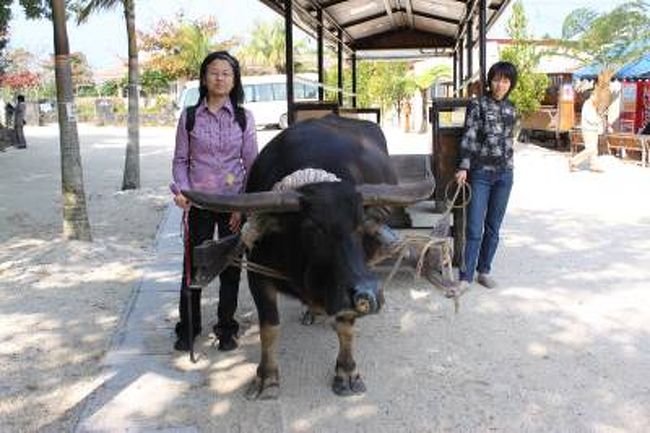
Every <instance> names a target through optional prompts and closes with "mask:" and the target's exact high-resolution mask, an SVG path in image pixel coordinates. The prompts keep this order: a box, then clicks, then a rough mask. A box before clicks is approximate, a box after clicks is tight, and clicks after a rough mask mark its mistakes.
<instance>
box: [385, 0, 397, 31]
mask: <svg viewBox="0 0 650 433" xmlns="http://www.w3.org/2000/svg"><path fill="white" fill-rule="evenodd" d="M384 9H386V15H388V19H389V20H390V25H391V26H392V27H394V28H395V27H397V25H396V23H395V17H394V16H393V8H392V7H391V6H390V0H384Z"/></svg>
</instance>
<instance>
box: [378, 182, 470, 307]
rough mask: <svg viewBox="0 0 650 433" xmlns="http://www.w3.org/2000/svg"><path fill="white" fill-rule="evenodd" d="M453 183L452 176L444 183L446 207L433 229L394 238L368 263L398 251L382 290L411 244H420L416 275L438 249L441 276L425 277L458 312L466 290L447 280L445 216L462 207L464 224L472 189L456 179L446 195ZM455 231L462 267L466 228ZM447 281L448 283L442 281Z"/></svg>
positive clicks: (448, 260) (448, 246)
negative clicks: (383, 252)
mask: <svg viewBox="0 0 650 433" xmlns="http://www.w3.org/2000/svg"><path fill="white" fill-rule="evenodd" d="M454 183H456V181H455V180H452V181H450V182H449V183H447V185H446V187H445V203H446V209H445V211H444V212H443V213H442V214H441V215H440V217H439V219H438V222H437V223H436V224H435V225H434V227H433V229H432V230H431V232H430V233H429V234H428V235H412V234H409V235H406V236H404V238H402V239H401V240H400V241H399V242H396V243H395V244H394V245H392V246H391V248H390V251H389V252H388V254H387V255H384V256H382V257H380V258H378V259H376V260H373V261H372V262H371V263H369V264H370V265H371V266H373V265H376V264H378V263H379V262H381V261H384V260H386V259H388V258H390V257H393V256H395V255H397V260H396V261H395V263H394V264H393V266H392V267H391V271H390V273H389V274H388V277H386V279H385V280H384V281H383V283H382V290H383V289H384V288H386V287H387V286H388V284H389V283H390V281H391V280H392V279H393V277H394V276H395V274H396V273H397V271H398V270H399V269H400V268H401V265H402V261H403V260H404V258H405V257H406V256H407V255H408V254H409V253H410V252H411V248H414V247H415V248H418V247H421V250H420V253H419V257H418V260H417V265H416V266H415V278H421V277H422V272H423V271H424V270H425V265H426V256H427V253H428V252H429V251H430V250H432V249H434V248H435V249H438V253H439V255H438V256H439V257H440V258H441V259H440V265H441V266H440V267H441V276H440V277H438V276H437V275H436V276H435V277H434V275H432V274H429V276H427V280H429V281H430V282H431V283H432V284H433V286H434V287H435V288H436V289H438V290H440V291H441V292H442V293H443V295H444V296H445V297H447V298H451V299H453V301H454V311H455V312H456V313H457V312H458V310H459V308H460V304H459V299H460V297H461V296H462V295H464V294H465V293H466V292H467V289H464V290H463V291H459V290H458V287H457V286H455V285H453V284H452V285H450V284H449V283H451V282H453V271H452V255H453V247H452V244H451V241H450V239H449V237H448V236H447V233H446V232H447V219H448V218H449V216H450V215H451V213H452V212H453V210H454V209H461V210H462V221H463V224H462V225H463V228H464V227H466V225H467V212H466V209H467V204H468V203H469V201H470V200H471V197H472V190H471V187H470V186H469V184H468V183H463V184H459V183H456V185H457V186H456V190H455V192H454V195H453V197H452V198H451V199H450V198H449V191H450V187H451V185H452V184H454ZM459 195H460V196H461V201H460V203H456V200H457V199H458V197H459ZM458 231H459V230H457V233H455V235H456V236H461V251H460V266H461V269H463V268H464V266H465V230H461V233H458ZM445 283H447V284H445Z"/></svg>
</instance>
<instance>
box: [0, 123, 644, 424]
mask: <svg viewBox="0 0 650 433" xmlns="http://www.w3.org/2000/svg"><path fill="white" fill-rule="evenodd" d="M80 132H81V140H82V156H83V164H84V176H85V184H86V193H87V196H88V206H89V212H90V219H91V225H92V227H93V235H94V239H95V240H94V242H93V243H92V244H83V243H77V242H70V243H65V242H62V241H61V240H60V238H59V233H60V230H61V223H60V201H59V195H60V194H59V191H60V175H59V156H58V138H57V130H56V128H55V127H45V128H28V129H27V139H28V144H29V147H28V149H27V150H26V151H18V150H14V149H9V150H8V151H7V152H6V153H2V154H0V172H1V173H2V182H1V183H0V197H2V202H1V204H0V228H1V230H0V245H1V247H2V248H1V249H0V313H1V314H0V431H2V432H5V431H6V432H23V431H24V432H34V431H48V432H49V431H51V432H63V431H72V430H74V427H75V425H76V423H77V421H78V417H79V413H80V411H81V410H82V408H83V402H84V400H85V399H86V398H87V397H88V395H89V394H90V393H91V392H92V390H93V389H95V388H96V387H97V385H98V383H99V382H100V381H101V380H102V370H101V368H100V366H101V360H102V359H103V358H104V355H105V353H106V351H107V349H108V347H109V345H110V342H111V338H112V336H113V335H114V333H115V330H116V329H118V328H119V326H120V323H121V321H122V320H123V318H124V312H125V307H126V306H127V305H128V304H129V300H130V299H131V298H132V296H133V294H134V293H135V292H136V288H137V287H138V282H139V281H140V279H141V278H142V277H143V272H145V271H144V270H145V269H147V265H148V264H149V263H150V261H151V257H152V245H153V238H154V235H155V233H156V227H157V225H158V223H159V221H160V219H161V217H162V215H163V210H164V208H165V206H166V204H167V203H168V200H169V193H168V190H167V183H168V181H169V166H170V165H169V164H170V163H169V161H170V155H171V151H172V140H173V131H172V130H171V129H168V128H167V129H165V128H143V129H142V131H141V146H142V179H143V181H142V183H143V188H142V189H141V190H139V191H136V192H126V193H122V192H117V191H118V190H119V185H120V181H121V172H122V159H123V149H124V142H125V138H124V134H125V132H124V131H123V130H117V129H111V128H93V127H89V126H83V125H82V126H81V128H80ZM270 135H272V133H269V132H263V133H261V134H260V141H262V142H263V141H265V140H266V139H267V138H268V137H269V136H270ZM388 135H389V140H391V141H392V142H393V143H395V142H398V143H399V144H392V145H391V149H392V150H393V151H399V146H407V147H408V148H409V149H414V148H419V147H422V145H423V139H425V138H426V137H424V136H417V135H410V136H409V137H408V139H406V140H404V138H403V137H401V138H400V137H399V136H398V135H397V134H394V133H390V134H388ZM401 140H404V141H403V142H401ZM418 146H419V147H418ZM406 152H409V151H408V150H407V151H406ZM516 158H517V161H516V164H517V172H516V183H515V188H514V190H513V196H512V199H511V205H510V208H509V212H508V215H507V217H506V221H505V223H504V228H503V238H502V245H501V247H500V250H499V253H498V255H497V258H496V262H495V269H494V275H495V277H496V278H498V280H499V281H500V282H501V285H500V287H499V288H498V289H496V290H493V291H487V290H485V289H482V288H480V287H478V286H473V287H472V290H471V291H470V292H469V293H468V294H466V295H465V296H464V297H463V298H462V300H461V310H460V312H459V313H458V314H454V312H453V308H452V305H451V304H450V302H449V301H447V300H445V299H443V298H441V297H440V296H439V294H438V292H437V291H434V290H432V289H431V287H430V286H428V285H427V284H425V283H423V282H413V280H412V278H411V277H410V276H409V275H407V274H400V275H399V276H398V278H397V279H396V280H395V281H394V283H393V284H392V285H391V286H390V287H389V289H388V293H387V305H386V308H385V310H384V311H383V312H382V313H381V314H380V315H377V316H373V317H369V318H366V319H364V320H362V321H360V324H359V339H358V354H357V362H358V364H359V366H360V368H361V370H362V373H363V374H364V377H365V379H366V385H367V386H368V392H367V393H366V394H365V395H363V396H359V397H353V398H348V399H341V398H337V397H335V396H333V395H332V393H331V392H330V390H329V382H330V381H331V378H332V369H333V362H334V357H335V353H336V337H335V335H334V333H333V332H332V331H331V329H330V328H329V326H327V325H326V324H324V323H321V322H318V323H316V324H315V325H313V326H311V327H304V326H302V325H300V324H298V320H297V319H298V317H299V315H300V312H301V307H300V306H299V305H298V304H297V303H295V302H293V301H289V300H287V301H283V302H282V316H283V324H284V326H283V330H282V337H281V341H280V353H279V360H280V368H281V374H282V380H283V384H282V386H283V389H282V396H281V398H280V400H279V401H278V402H274V403H268V402H262V403H259V402H257V403H250V402H247V401H245V400H244V399H243V397H242V392H243V388H244V387H245V385H246V382H247V380H248V379H249V378H250V377H251V375H252V374H253V372H254V368H255V363H256V362H257V360H258V356H259V353H258V352H259V347H258V334H257V332H256V326H255V321H256V319H255V314H254V309H253V306H252V304H251V301H250V297H249V296H248V294H247V293H246V289H245V287H242V294H241V296H240V298H241V308H240V310H239V315H240V319H241V321H242V323H243V324H244V333H243V336H242V339H241V348H240V349H238V350H237V351H235V352H233V353H229V354H223V353H220V352H217V351H216V350H215V349H214V347H213V346H212V339H213V338H212V337H211V336H208V335H205V336H204V337H202V340H201V341H200V342H199V348H200V350H201V352H202V354H203V357H202V360H201V361H200V362H199V364H197V365H190V364H189V363H188V362H187V359H186V357H184V356H180V355H178V354H174V353H173V352H172V351H169V354H168V355H166V357H165V360H164V362H166V363H168V364H169V365H170V366H172V367H173V368H174V370H175V372H176V373H177V376H176V380H177V387H178V394H179V397H178V398H177V399H176V400H175V401H172V402H167V401H164V402H163V401H158V400H156V398H155V397H156V396H155V394H148V395H145V396H144V398H149V399H151V401H152V404H151V413H150V414H138V415H139V416H146V415H149V416H152V417H153V418H155V419H156V420H157V423H156V425H155V428H153V427H152V429H151V430H148V431H154V430H164V429H169V428H172V427H178V426H188V425H191V426H195V430H192V431H206V432H212V431H219V432H221V431H223V432H230V431H249V430H250V429H249V430H245V428H244V427H245V426H248V427H250V426H251V425H253V426H255V428H253V429H252V430H256V431H286V432H312V431H314V432H315V431H318V432H365V431H373V432H439V431H449V432H456V431H468V432H491V431H505V432H524V431H526V432H528V431H531V432H565V431H571V432H582V431H584V432H592V431H593V432H646V431H648V428H650V283H649V281H650V202H649V201H648V200H647V192H648V191H650V168H642V167H638V166H635V165H633V164H629V163H625V164H624V163H621V162H620V161H618V160H615V159H613V158H610V157H608V158H606V161H605V165H606V166H607V168H608V171H607V172H606V173H604V174H596V173H591V172H580V173H568V171H567V163H566V156H565V155H561V154H558V153H555V152H550V151H547V150H544V149H540V148H538V147H535V146H530V145H524V146H522V147H521V148H520V149H519V150H518V152H517V156H516ZM169 285H170V288H171V291H172V292H173V290H174V289H175V288H176V286H177V284H176V283H175V282H173V281H172V282H170V283H169ZM215 291H216V290H215V289H214V288H212V289H210V290H208V293H207V296H206V297H205V298H206V306H205V307H206V309H207V310H208V311H210V310H214V308H212V309H211V307H212V306H213V305H214V293H215ZM173 314H174V312H173V308H172V309H170V311H169V317H168V320H167V321H166V322H167V323H161V324H160V327H161V328H164V331H161V332H160V334H159V335H157V336H156V337H155V338H154V339H153V340H152V342H151V343H148V344H151V345H153V346H162V347H165V348H169V347H170V346H171V344H172V343H173V338H172V335H171V332H170V327H171V324H172V323H173V319H174V318H173ZM213 319H214V312H213V311H212V313H211V314H210V313H207V314H206V318H205V320H206V322H207V323H206V324H204V325H205V326H204V329H206V327H207V326H208V325H209V324H210V323H211V321H212V320H213ZM208 329H209V328H208ZM244 418H246V419H248V422H247V423H245V424H238V423H237V422H236V420H238V419H240V420H241V419H244ZM269 419H275V420H276V421H275V422H273V421H269ZM255 420H259V424H255V423H254V421H255ZM116 425H118V424H117V423H116ZM252 430H250V431H252ZM107 431H111V430H110V429H108V430H107ZM115 431H123V430H119V429H117V428H116V430H115ZM175 431H180V430H175Z"/></svg>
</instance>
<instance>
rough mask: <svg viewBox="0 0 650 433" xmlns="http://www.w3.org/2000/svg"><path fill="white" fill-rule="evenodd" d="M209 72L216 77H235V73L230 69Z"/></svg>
mask: <svg viewBox="0 0 650 433" xmlns="http://www.w3.org/2000/svg"><path fill="white" fill-rule="evenodd" d="M208 74H209V75H211V76H213V77H215V78H226V79H227V78H232V77H233V73H232V72H228V71H224V72H208Z"/></svg>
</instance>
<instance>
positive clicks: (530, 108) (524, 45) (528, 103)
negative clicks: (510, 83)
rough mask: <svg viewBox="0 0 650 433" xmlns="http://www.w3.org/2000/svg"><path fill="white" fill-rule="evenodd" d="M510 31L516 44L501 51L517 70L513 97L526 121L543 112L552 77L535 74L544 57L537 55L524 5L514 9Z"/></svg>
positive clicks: (502, 55)
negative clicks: (543, 102) (541, 110)
mask: <svg viewBox="0 0 650 433" xmlns="http://www.w3.org/2000/svg"><path fill="white" fill-rule="evenodd" d="M507 28H508V34H509V35H510V37H511V38H512V40H513V44H512V45H511V46H509V47H507V48H504V49H503V50H502V51H501V60H505V61H508V62H511V63H513V64H514V65H515V66H516V67H517V72H518V81H517V85H516V87H515V89H514V90H513V91H512V93H510V100H511V101H512V103H513V104H514V105H515V107H517V111H518V114H519V115H520V116H524V117H525V116H526V115H527V114H530V113H534V112H536V111H537V110H539V108H540V105H541V101H542V99H544V94H545V93H546V88H547V87H548V77H547V76H546V74H542V73H537V72H535V69H536V68H537V66H538V65H539V61H540V57H541V55H542V53H541V52H537V51H536V49H535V46H534V45H533V44H532V43H531V37H530V34H529V33H528V20H527V18H526V14H525V12H524V7H523V5H522V4H521V1H517V2H516V3H515V4H514V5H513V8H512V16H511V17H510V19H509V20H508V26H507Z"/></svg>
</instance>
